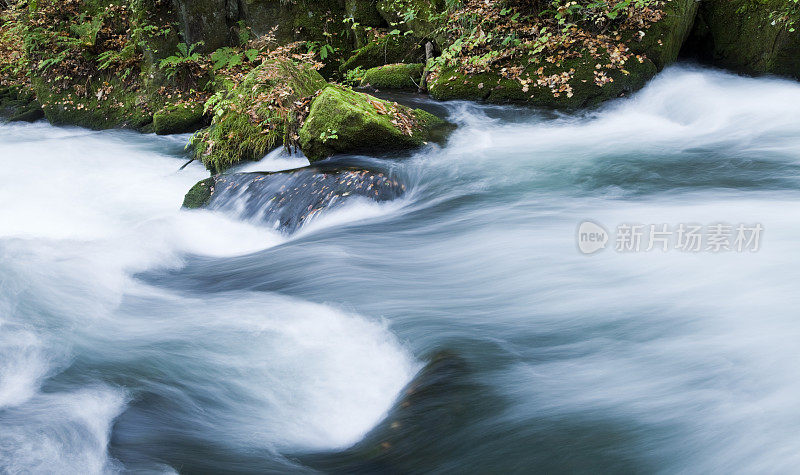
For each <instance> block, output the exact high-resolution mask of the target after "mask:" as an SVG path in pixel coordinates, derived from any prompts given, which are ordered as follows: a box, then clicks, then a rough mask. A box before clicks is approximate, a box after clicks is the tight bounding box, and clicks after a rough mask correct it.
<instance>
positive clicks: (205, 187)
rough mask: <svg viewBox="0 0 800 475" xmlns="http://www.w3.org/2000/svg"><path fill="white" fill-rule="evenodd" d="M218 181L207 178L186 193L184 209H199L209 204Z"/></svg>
mask: <svg viewBox="0 0 800 475" xmlns="http://www.w3.org/2000/svg"><path fill="white" fill-rule="evenodd" d="M215 183H216V179H214V178H206V179H205V180H202V181H200V182H198V183H197V184H196V185H194V186H193V187H192V189H190V190H189V192H188V193H186V196H185V197H184V199H183V207H184V208H187V209H198V208H202V207H204V206H205V205H207V204H208V202H209V201H210V200H211V195H212V194H213V193H214V184H215Z"/></svg>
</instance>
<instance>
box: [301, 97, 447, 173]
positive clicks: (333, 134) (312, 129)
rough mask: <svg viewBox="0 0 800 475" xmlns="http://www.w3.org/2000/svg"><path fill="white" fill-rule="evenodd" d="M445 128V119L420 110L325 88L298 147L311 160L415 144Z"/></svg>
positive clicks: (305, 125)
mask: <svg viewBox="0 0 800 475" xmlns="http://www.w3.org/2000/svg"><path fill="white" fill-rule="evenodd" d="M447 129H448V123H447V122H445V121H444V120H442V119H439V118H438V117H436V116H434V115H432V114H430V113H428V112H425V111H423V110H421V109H411V108H408V107H405V106H402V105H400V104H397V103H392V102H388V101H383V100H380V99H377V98H375V97H373V96H370V95H367V94H362V93H359V92H355V91H352V90H350V89H347V88H343V87H339V86H329V87H327V88H325V90H323V91H322V94H320V95H319V97H317V98H316V99H315V100H314V102H313V104H312V105H311V110H310V113H309V115H308V118H307V119H306V121H305V123H304V124H303V127H302V128H301V129H300V148H301V150H302V151H303V153H304V154H305V155H306V157H308V159H309V160H311V161H312V162H313V161H316V160H322V159H324V158H327V157H329V156H331V155H333V154H336V153H370V152H377V153H380V152H387V151H393V150H404V149H410V148H415V147H419V146H421V145H423V144H425V143H426V142H428V141H431V140H434V139H436V138H437V134H439V133H440V132H446V130H447Z"/></svg>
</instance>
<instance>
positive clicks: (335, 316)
mask: <svg viewBox="0 0 800 475" xmlns="http://www.w3.org/2000/svg"><path fill="white" fill-rule="evenodd" d="M168 141H169V139H155V138H153V137H143V136H138V135H136V134H132V133H124V132H100V133H98V132H88V131H84V130H79V129H57V128H53V127H50V126H47V125H44V124H34V125H3V126H0V157H2V159H0V162H1V163H0V165H1V168H2V172H0V173H1V174H2V177H1V179H2V181H3V183H4V184H3V186H2V187H0V202H2V203H3V206H2V207H0V223H2V225H0V263H1V264H0V425H2V427H3V430H2V431H0V471H3V472H5V471H8V472H12V473H15V472H18V471H23V472H24V471H26V470H27V469H31V470H34V471H37V472H48V473H77V472H83V473H99V472H102V471H108V470H114V469H116V468H120V466H119V465H118V463H117V462H115V461H114V460H111V459H110V458H109V457H108V454H107V445H108V441H109V435H110V431H111V427H112V424H113V422H114V420H115V418H117V417H118V416H120V414H121V413H123V411H125V410H126V406H127V404H128V403H129V402H131V401H134V400H136V398H137V397H140V395H141V394H142V393H147V392H152V393H155V394H161V395H163V396H164V397H167V395H172V396H176V395H179V396H176V397H178V398H179V399H178V401H175V403H176V404H178V405H179V406H180V407H181V411H182V412H183V414H182V415H181V416H180V417H179V419H182V423H183V424H184V425H185V426H187V427H191V429H187V430H189V431H190V432H191V431H198V432H203V431H204V430H213V431H215V432H217V434H218V435H223V438H224V439H225V440H226V443H230V444H232V445H237V444H239V445H244V446H248V447H252V448H253V450H264V451H270V450H276V449H278V448H280V447H286V446H290V447H292V448H298V447H314V448H334V447H341V446H346V445H348V444H351V443H353V442H355V441H357V440H358V439H359V438H360V437H361V436H362V435H363V434H364V433H365V432H366V431H367V430H369V429H370V428H371V427H372V426H373V425H374V424H375V423H376V422H377V421H378V420H379V418H380V417H381V415H382V414H383V413H384V412H385V411H386V410H388V408H389V406H390V404H391V402H392V401H393V399H394V397H395V395H396V394H397V392H398V391H399V390H400V388H401V387H402V386H403V385H404V384H405V383H407V382H408V381H409V379H410V377H411V376H412V374H413V373H414V371H415V370H416V367H417V363H415V362H414V360H413V359H412V358H411V357H410V356H409V355H408V353H407V352H406V351H405V350H404V349H403V348H402V347H401V346H400V345H399V344H398V342H397V341H396V339H395V338H394V337H393V335H392V334H391V333H390V332H389V330H388V329H387V328H386V325H385V324H384V323H382V322H381V321H380V320H377V319H375V318H365V317H363V316H359V315H353V314H351V313H349V312H347V311H344V310H342V309H339V308H336V307H330V306H325V305H319V304H311V303H307V302H303V301H301V300H298V299H290V298H285V297H281V296H278V295H271V294H263V293H262V294H252V293H242V292H239V293H233V294H230V295H224V296H214V297H202V296H197V297H186V296H181V295H177V294H174V293H169V292H164V291H161V290H158V289H155V288H153V287H150V286H147V285H144V284H141V283H138V282H137V281H136V279H134V278H133V276H134V274H135V273H137V272H140V271H144V270H147V269H152V268H164V267H173V268H180V266H181V265H182V262H183V260H184V256H186V255H187V254H192V255H197V254H199V255H205V256H214V257H220V256H234V255H241V254H245V253H250V252H254V251H257V250H260V249H266V248H268V247H271V246H274V245H277V244H279V243H281V242H284V241H285V240H286V239H285V238H284V237H281V236H280V235H278V234H277V233H274V232H272V231H271V230H268V229H264V228H259V227H256V226H253V225H249V224H246V223H240V222H236V221H233V220H230V219H227V218H225V217H224V216H221V215H217V214H212V213H209V212H202V211H200V212H186V211H181V210H180V203H181V201H182V197H183V194H184V193H185V192H186V191H187V190H188V189H189V187H191V186H192V185H193V184H194V183H195V182H196V181H198V180H200V179H202V178H204V177H205V176H206V172H205V170H203V169H201V168H200V167H193V168H189V169H188V170H186V171H183V172H180V173H178V168H179V167H180V165H181V164H182V161H181V159H180V158H175V157H173V156H169V155H166V154H164V153H163V152H162V151H161V150H164V149H169V148H175V145H172V146H171V145H170V144H169V142H168ZM159 142H161V143H159ZM94 364H97V365H101V366H103V367H107V368H108V371H107V372H106V373H107V374H96V375H92V374H80V372H78V374H71V373H69V371H67V370H68V368H70V367H71V366H72V367H75V366H81V365H90V366H91V365H94ZM133 369H135V371H137V372H138V373H139V374H129V373H128V372H129V371H131V370H133ZM175 385H180V386H183V387H184V389H183V390H177V389H176V388H175ZM201 400H204V401H205V402H201ZM204 428H205V429H204Z"/></svg>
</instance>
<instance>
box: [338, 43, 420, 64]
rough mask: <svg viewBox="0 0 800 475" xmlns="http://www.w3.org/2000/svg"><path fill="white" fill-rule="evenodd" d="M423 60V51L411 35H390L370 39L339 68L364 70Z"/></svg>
mask: <svg viewBox="0 0 800 475" xmlns="http://www.w3.org/2000/svg"><path fill="white" fill-rule="evenodd" d="M424 61H425V51H424V50H423V48H422V47H421V46H420V44H419V42H418V41H417V40H416V39H415V38H414V37H412V36H397V35H391V36H386V37H383V38H379V39H376V40H374V41H371V42H370V43H368V44H367V45H366V46H364V47H362V48H359V49H358V50H356V52H355V54H353V55H352V56H350V57H349V58H348V59H347V60H346V61H344V62H343V63H342V65H341V66H340V67H339V70H340V71H341V72H342V73H344V72H346V71H350V70H353V69H356V68H361V69H364V70H367V69H371V68H376V67H378V66H383V65H385V64H396V63H407V64H413V63H421V62H424Z"/></svg>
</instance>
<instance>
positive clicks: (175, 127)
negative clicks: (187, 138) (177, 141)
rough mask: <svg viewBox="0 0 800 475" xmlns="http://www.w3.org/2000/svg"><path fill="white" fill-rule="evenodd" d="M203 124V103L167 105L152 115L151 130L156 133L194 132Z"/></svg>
mask: <svg viewBox="0 0 800 475" xmlns="http://www.w3.org/2000/svg"><path fill="white" fill-rule="evenodd" d="M202 126H203V104H199V103H190V104H187V103H183V104H178V105H172V104H171V105H168V106H165V107H164V108H162V109H161V110H160V111H158V112H156V113H155V115H153V131H154V132H155V133H156V134H158V135H169V134H183V133H186V132H194V131H195V130H197V129H199V128H200V127H202Z"/></svg>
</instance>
